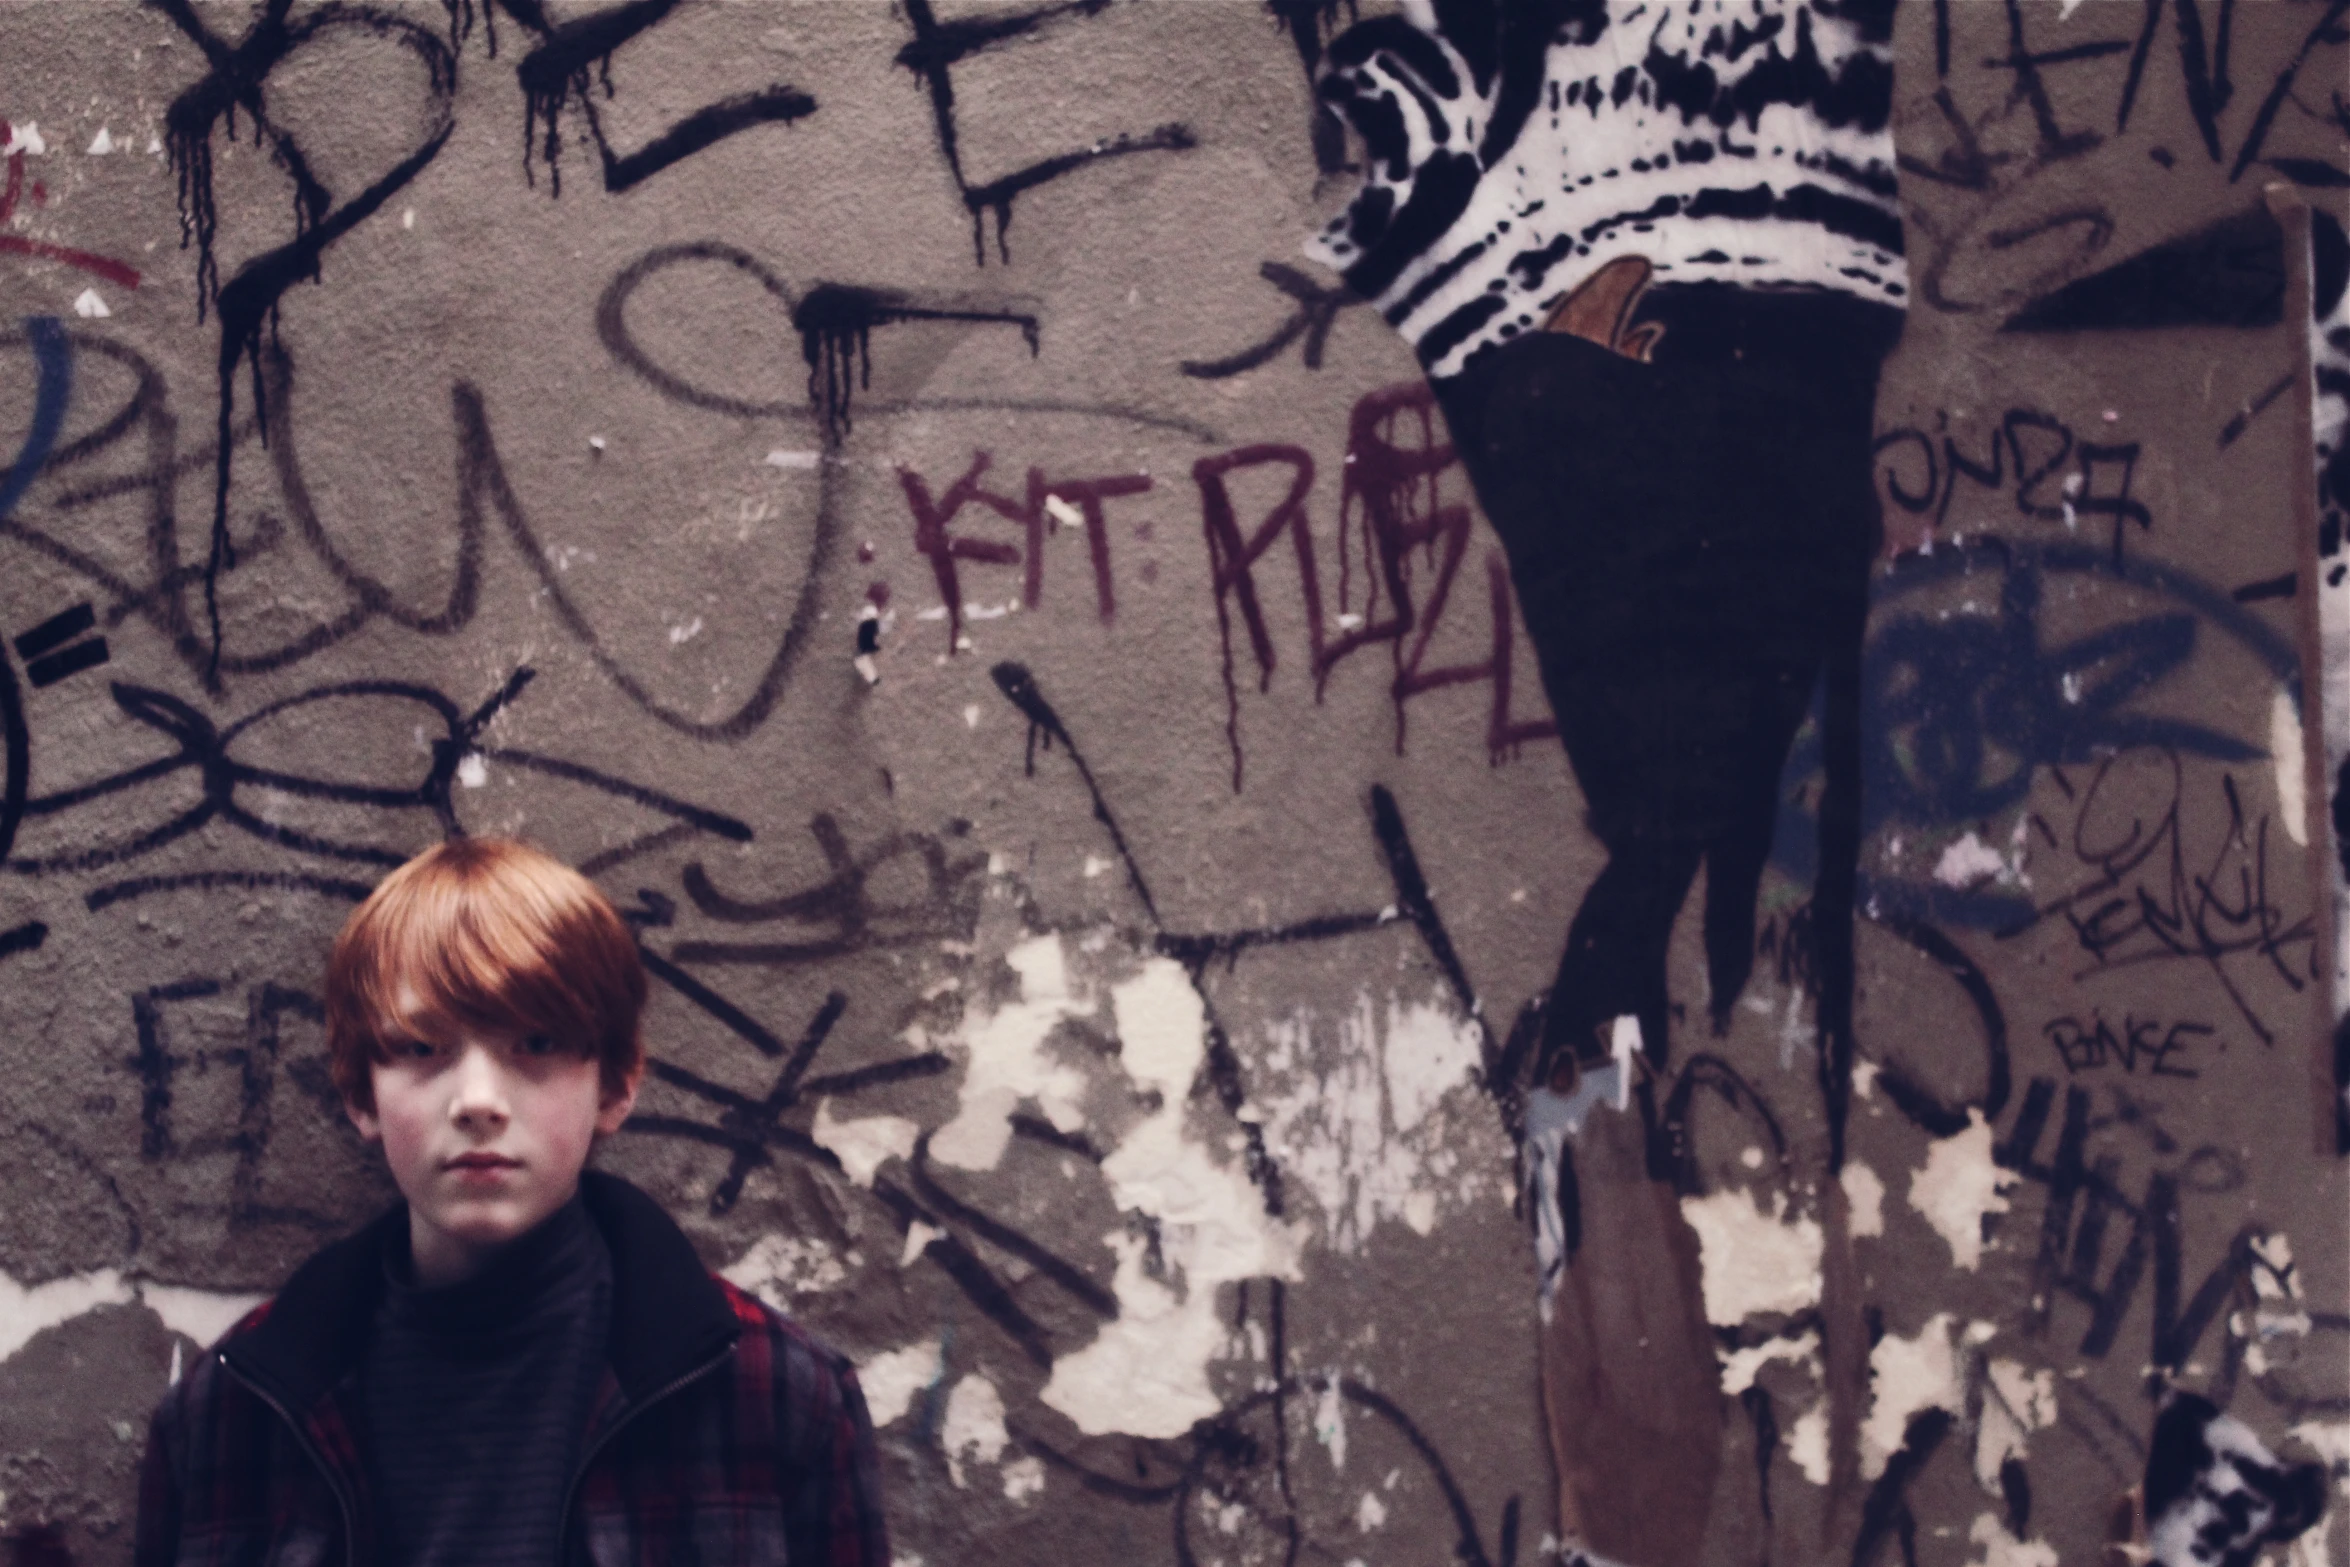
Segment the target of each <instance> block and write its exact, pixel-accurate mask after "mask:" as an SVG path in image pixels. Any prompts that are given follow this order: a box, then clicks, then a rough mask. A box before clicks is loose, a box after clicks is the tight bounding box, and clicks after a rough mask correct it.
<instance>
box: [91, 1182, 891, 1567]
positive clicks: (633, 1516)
mask: <svg viewBox="0 0 2350 1567" xmlns="http://www.w3.org/2000/svg"><path fill="white" fill-rule="evenodd" d="M581 1191H582V1194H583V1195H584V1197H585V1199H586V1202H587V1206H588V1211H589V1213H590V1214H591V1215H592V1216H593V1217H594V1219H595V1220H596V1223H597V1225H598V1227H599V1228H600V1229H601V1230H602V1231H603V1234H604V1238H605V1241H606V1242H607V1244H608V1245H609V1246H610V1247H611V1250H612V1279H613V1297H612V1343H611V1350H610V1354H609V1357H608V1361H607V1364H606V1367H605V1371H604V1377H603V1382H602V1385H601V1388H600V1389H599V1391H598V1393H597V1395H596V1400H595V1404H594V1408H593V1412H592V1413H591V1414H590V1416H589V1419H588V1429H587V1436H586V1441H585V1443H584V1445H583V1447H582V1449H581V1451H582V1452H583V1454H584V1455H585V1457H584V1458H583V1461H582V1464H581V1468H580V1472H579V1473H578V1475H577V1476H576V1477H575V1478H574V1480H573V1482H572V1493H571V1501H570V1503H569V1505H568V1507H567V1510H566V1511H567V1516H566V1518H565V1521H564V1545H563V1549H562V1553H561V1567H637V1564H642V1567H888V1563H889V1546H888V1541H887V1539H886V1536H885V1532H884V1529H883V1524H882V1515H881V1488H880V1475H879V1471H878V1467H877V1464H876V1461H875V1457H874V1448H873V1425H872V1421H871V1418H870V1417H869V1416H868V1415H867V1414H866V1412H865V1399H864V1395H863V1394H862V1393H860V1392H859V1391H858V1388H857V1379H856V1373H855V1371H853V1370H852V1369H851V1368H850V1366H849V1364H848V1362H847V1361H846V1360H844V1359H843V1358H842V1357H841V1356H839V1355H837V1354H835V1353H834V1352H833V1351H831V1350H829V1349H826V1348H825V1347H824V1346H823V1345H821V1344H819V1343H817V1342H816V1341H815V1340H814V1339H812V1338H810V1337H809V1336H808V1335H807V1334H806V1333H804V1332H802V1331H801V1330H800V1329H799V1328H798V1327H796V1326H794V1325H793V1324H792V1323H791V1322H789V1321H787V1320H786V1319H785V1318H783V1317H782V1316H780V1315H778V1314H777V1313H775V1312H773V1311H770V1310H768V1309H767V1308H766V1307H765V1306H763V1305H761V1304H760V1303H759V1302H758V1301H756V1300H753V1299H752V1298H750V1297H749V1296H747V1295H745V1294H743V1293H742V1292H741V1291H740V1290H737V1289H735V1288H734V1287H733V1286H732V1285H729V1284H727V1283H726V1282H725V1281H724V1280H721V1279H715V1278H712V1277H711V1276H710V1274H709V1273H707V1272H706V1271H704V1269H703V1267H702V1265H701V1262H700V1260H699V1259H698V1258H696V1257H695V1255H694V1252H693V1248H692V1246H691V1245H690V1244H689V1243H688V1242H687V1241H686V1238H685V1236H684V1234H683V1233H682V1232H680V1231H679V1230H678V1228H677V1226H676V1225H675V1224H674V1223H672V1222H671V1221H670V1219H669V1216H668V1215H667V1214H665V1213H663V1212H662V1211H661V1210H660V1208H659V1207H658V1206H657V1205H656V1204H655V1203H654V1202H653V1201H652V1199H650V1198H648V1197H646V1196H645V1195H644V1194H643V1193H642V1192H639V1191H638V1190H637V1189H636V1188H635V1187H633V1186H630V1185H629V1184H628V1183H627V1182H625V1181H622V1180H619V1179H617V1178H615V1177H613V1176H608V1175H602V1174H599V1173H597V1172H594V1171H590V1172H588V1173H587V1174H586V1175H584V1176H583V1177H582V1178H581ZM405 1217H406V1210H405V1209H402V1208H395V1209H393V1210H392V1212H390V1213H388V1214H386V1215H385V1216H384V1217H383V1218H382V1219H379V1220H377V1221H376V1222H375V1223H374V1224H371V1225H369V1226H368V1227H367V1228H366V1229H365V1230H362V1231H361V1232H360V1233H359V1234H357V1235H355V1236H353V1237H351V1238H350V1239H349V1240H345V1241H340V1242H337V1243H336V1244H334V1245H332V1246H329V1247H327V1248H326V1249H325V1250H323V1251H321V1252H320V1253H318V1255H316V1256H314V1257H312V1258H311V1259H310V1260H309V1261H308V1262H306V1263H304V1264H303V1265H302V1267H301V1268H300V1269H299V1270H297V1271H296V1273H295V1274H294V1277H293V1278H292V1279H291V1280H290V1281H289V1282H288V1283H287V1285H286V1287H285V1289H284V1290H282V1291H281V1292H279V1294H278V1296H277V1298H276V1299H275V1300H274V1301H272V1302H270V1303H269V1304H268V1305H265V1306H263V1307H261V1308H260V1309H259V1310H257V1311H255V1312H254V1313H253V1314H252V1315H251V1316H249V1317H247V1318H245V1320H244V1321H242V1322H240V1323H239V1324H238V1325H237V1326H236V1327H235V1328H233V1329H231V1330H230V1332H229V1333H228V1335H227V1336H226V1337H225V1338H223V1339H222V1340H221V1341H220V1343H219V1345H218V1346H216V1347H215V1348H214V1349H213V1350H212V1351H211V1352H210V1353H208V1354H206V1355H204V1356H203V1357H201V1358H200V1359H199V1360H198V1362H197V1364H196V1367H195V1369H194V1370H193V1371H191V1372H190V1373H189V1374H188V1375H187V1376H186V1377H184V1378H183V1379H182V1380H181V1381H180V1383H179V1384H178V1385H177V1386H176V1387H174V1388H173V1389H172V1390H171V1392H170V1393H169V1394H167V1395H166V1396H165V1397H164V1400H163V1402H162V1404H161V1405H160V1406H158V1407H157V1409H156V1411H155V1417H154V1420H153V1422H152V1424H151V1425H150V1427H149V1431H148V1438H147V1456H146V1462H145V1464H144V1466H143V1467H142V1469H141V1471H140V1478H139V1524H138V1542H137V1554H136V1562H137V1567H376V1562H375V1540H376V1530H375V1528H374V1524H373V1519H372V1515H371V1513H370V1510H369V1507H370V1502H369V1497H368V1494H367V1484H366V1478H365V1473H366V1471H365V1466H364V1464H363V1463H362V1462H361V1459H360V1448H359V1443H360V1441H361V1440H362V1439H363V1431H362V1427H361V1424H360V1421H359V1418H358V1390H357V1376H356V1371H357V1367H358V1363H359V1357H360V1352H361V1351H362V1350H363V1349H364V1348H365V1346H366V1340H367V1333H368V1329H369V1326H370V1324H371V1323H372V1322H373V1321H374V1318H375V1307H376V1302H377V1299H378V1297H379V1296H380V1294H381V1291H382V1277H383V1273H382V1265H381V1263H380V1261H379V1260H378V1259H379V1258H380V1257H381V1256H382V1246H383V1243H384V1236H385V1230H386V1227H387V1226H389V1225H392V1224H396V1223H402V1222H405Z"/></svg>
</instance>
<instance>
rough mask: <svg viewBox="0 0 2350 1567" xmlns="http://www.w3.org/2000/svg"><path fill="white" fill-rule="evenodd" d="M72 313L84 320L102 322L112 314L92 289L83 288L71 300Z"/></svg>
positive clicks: (102, 299)
mask: <svg viewBox="0 0 2350 1567" xmlns="http://www.w3.org/2000/svg"><path fill="white" fill-rule="evenodd" d="M73 313H74V314H75V315H77V316H81V317H83V318H84V319H85V320H104V319H105V318H106V317H108V316H110V315H112V314H114V312H113V311H111V310H109V309H107V308H106V301H105V299H104V298H102V297H101V296H100V295H99V293H98V291H97V290H96V289H94V288H85V289H83V290H82V291H81V292H80V293H79V294H76V295H75V296H74V299H73Z"/></svg>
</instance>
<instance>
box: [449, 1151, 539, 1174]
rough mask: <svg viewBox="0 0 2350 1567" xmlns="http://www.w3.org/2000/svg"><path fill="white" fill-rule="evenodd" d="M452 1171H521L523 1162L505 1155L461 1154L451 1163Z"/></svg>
mask: <svg viewBox="0 0 2350 1567" xmlns="http://www.w3.org/2000/svg"><path fill="white" fill-rule="evenodd" d="M448 1167H449V1168H450V1169H452V1170H519V1169H521V1168H522V1161H521V1160H519V1159H509V1158H507V1157H506V1156H505V1155H504V1154H495V1153H461V1154H459V1155H458V1156H457V1157H456V1158H454V1159H451V1160H450V1161H449V1164H448Z"/></svg>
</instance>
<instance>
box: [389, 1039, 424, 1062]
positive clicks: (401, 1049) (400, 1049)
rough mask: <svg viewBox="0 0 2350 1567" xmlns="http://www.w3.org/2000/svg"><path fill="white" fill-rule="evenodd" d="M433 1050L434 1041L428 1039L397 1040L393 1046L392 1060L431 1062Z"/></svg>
mask: <svg viewBox="0 0 2350 1567" xmlns="http://www.w3.org/2000/svg"><path fill="white" fill-rule="evenodd" d="M432 1049H433V1047H432V1041H430V1040H428V1039H402V1040H396V1041H394V1042H393V1044H392V1059H393V1060H395V1061H429V1060H431V1059H432Z"/></svg>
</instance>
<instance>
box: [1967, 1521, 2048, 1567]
mask: <svg viewBox="0 0 2350 1567" xmlns="http://www.w3.org/2000/svg"><path fill="white" fill-rule="evenodd" d="M1967 1538H1968V1539H1970V1540H1972V1541H1974V1542H1975V1549H1976V1550H1978V1551H1980V1552H1981V1553H1982V1554H1981V1555H1979V1556H1977V1557H1975V1558H1974V1559H1973V1560H1972V1561H1970V1562H1969V1563H1968V1564H1967V1567H2057V1560H2056V1547H2054V1546H2052V1545H2049V1544H2047V1543H2046V1542H2045V1541H2041V1540H2019V1539H2017V1538H2016V1537H2015V1536H2014V1535H2012V1534H2009V1533H2008V1532H2007V1526H2006V1525H2005V1524H2003V1523H2001V1522H2000V1521H1999V1520H1998V1518H1997V1517H1995V1516H1994V1515H1992V1514H1990V1513H1983V1514H1981V1515H1979V1516H1978V1517H1977V1518H1976V1519H1975V1521H1974V1525H1973V1526H1972V1527H1971V1528H1969V1529H1968V1530H1967Z"/></svg>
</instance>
